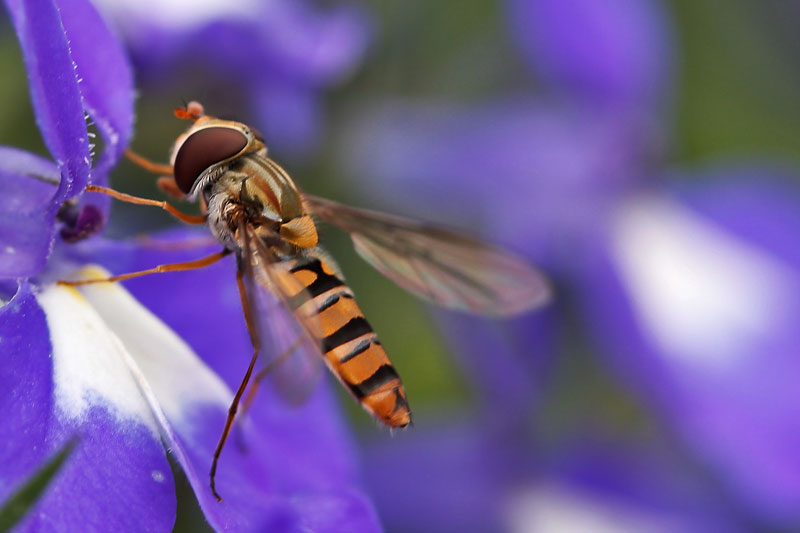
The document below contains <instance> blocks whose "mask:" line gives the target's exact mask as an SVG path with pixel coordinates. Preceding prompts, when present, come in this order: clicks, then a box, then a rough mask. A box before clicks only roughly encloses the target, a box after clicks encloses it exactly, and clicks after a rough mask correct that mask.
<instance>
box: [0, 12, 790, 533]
mask: <svg viewBox="0 0 800 533" xmlns="http://www.w3.org/2000/svg"><path fill="white" fill-rule="evenodd" d="M97 5H98V7H99V8H100V10H101V12H102V13H104V15H105V16H106V17H107V19H108V20H109V21H110V23H111V25H112V27H113V28H115V30H116V31H117V32H118V34H119V35H120V36H122V38H123V39H124V42H125V43H126V45H127V47H128V53H129V55H130V58H131V61H132V64H133V67H134V77H135V80H136V81H135V83H136V86H137V88H138V95H139V96H138V100H137V119H136V125H135V132H134V136H133V140H132V147H133V148H134V149H136V150H137V151H138V152H140V153H143V154H145V155H147V156H149V157H152V158H154V159H165V158H166V155H167V149H168V147H169V145H170V143H171V142H172V140H173V139H174V137H175V136H176V135H177V134H178V133H179V132H180V131H181V129H182V128H183V126H184V125H183V124H181V123H180V122H178V121H175V120H174V119H172V118H171V109H172V108H173V107H176V106H180V105H182V102H181V99H182V98H183V99H186V100H192V99H198V100H201V101H202V102H203V103H204V105H205V106H206V110H207V111H208V112H209V113H211V114H214V115H220V116H224V117H228V118H235V119H239V120H243V121H246V122H248V123H251V124H253V125H254V126H255V127H257V128H259V129H260V130H261V131H262V133H263V134H264V136H265V138H266V141H267V144H268V145H269V146H270V150H271V152H270V153H271V155H272V156H273V157H274V158H275V159H277V160H278V161H281V162H283V163H285V164H286V166H287V168H288V169H289V170H290V172H291V173H292V175H293V176H294V177H295V179H296V180H297V182H298V184H299V185H300V186H301V187H302V188H304V189H305V190H308V191H309V192H312V193H314V194H319V195H323V196H329V197H331V198H334V199H336V200H339V201H343V202H345V203H350V204H354V205H360V206H366V207H371V208H376V209H382V210H387V211H392V212H396V213H402V214H406V215H412V216H416V217H420V218H425V219H429V220H434V221H437V222H440V223H444V224H447V225H449V226H454V227H457V228H461V229H462V230H465V231H469V232H472V233H474V234H476V235H480V236H481V237H483V238H486V239H490V240H492V241H496V242H499V243H502V244H504V245H506V246H508V247H510V248H512V249H515V250H517V251H518V252H520V253H522V254H524V255H525V256H526V257H527V258H528V259H529V260H530V261H531V262H534V263H536V264H538V265H540V266H541V267H542V268H543V269H544V270H545V271H546V272H547V273H548V275H549V276H550V277H551V279H552V280H553V283H554V286H555V294H556V297H555V299H554V301H553V303H552V304H551V305H550V306H549V307H547V308H545V309H543V310H539V311H536V312H533V313H530V314H528V315H525V316H522V317H519V318H516V319H513V320H510V321H505V322H499V321H490V320H485V319H480V318H475V317H466V316H461V315H455V314H453V313H448V312H444V311H440V310H436V309H433V308H430V307H427V306H425V305H423V304H421V303H419V302H418V301H416V300H414V299H413V298H412V297H410V296H408V295H405V294H404V293H402V291H401V290H400V289H397V288H395V287H394V286H392V285H391V284H390V283H389V282H388V281H385V280H383V279H382V278H381V277H380V275H378V274H377V273H375V272H373V271H371V270H369V268H368V267H367V266H365V265H364V264H363V263H361V262H359V260H358V259H356V256H355V254H354V252H353V251H352V249H351V248H350V247H349V245H348V242H347V241H346V239H345V238H344V237H342V236H341V235H338V234H336V233H334V232H332V231H331V232H329V231H327V230H325V231H323V239H324V240H323V242H328V243H329V246H328V247H329V248H330V250H331V251H332V252H333V254H334V256H335V257H336V258H337V260H339V261H340V263H341V264H342V267H343V269H344V272H345V274H346V275H347V278H348V281H349V282H350V283H351V285H352V287H353V289H354V290H355V293H356V294H357V295H358V296H359V299H360V301H361V302H362V307H363V308H364V310H365V312H366V313H367V316H368V317H369V318H370V322H371V323H372V324H373V326H374V327H375V329H376V331H377V332H378V333H379V334H380V336H381V338H382V342H383V344H384V346H385V348H386V349H387V352H388V353H389V355H390V356H391V357H392V358H393V361H394V363H395V365H396V367H397V369H398V371H399V372H400V373H401V375H402V376H403V379H404V382H405V383H406V386H407V391H408V395H409V401H410V404H411V406H412V408H413V409H414V410H415V415H416V416H415V427H414V428H413V429H410V430H407V431H404V432H402V433H399V434H394V435H389V434H388V432H386V431H384V430H383V429H382V428H376V427H375V425H374V424H373V423H372V421H371V420H369V419H368V417H367V415H365V414H364V413H362V412H361V411H360V410H359V409H358V408H357V407H355V406H353V404H352V402H351V400H350V399H349V398H347V397H346V395H344V394H342V395H341V398H340V399H341V404H342V406H343V408H344V409H346V410H348V411H349V412H350V414H352V416H351V417H350V418H351V421H352V427H353V432H355V433H356V434H357V436H358V438H359V440H360V451H359V454H358V455H357V457H358V458H359V460H360V465H359V467H360V472H361V475H362V477H363V479H364V481H365V484H366V486H367V487H368V494H369V496H370V497H371V498H372V500H373V501H374V503H375V504H376V506H377V509H378V513H379V515H380V518H381V521H382V523H383V524H384V526H385V528H386V529H387V530H389V531H398V532H399V531H505V530H508V531H526V532H527V531H537V532H538V531H750V530H785V531H790V530H796V529H798V528H800V387H798V386H797V383H798V382H800V348H798V347H799V346H800V328H798V324H799V323H800V303H799V302H800V171H799V170H798V161H799V160H800V147H798V145H797V138H798V137H797V132H798V131H800V103H798V102H800V100H798V98H797V95H798V94H800V69H798V68H797V65H798V64H800V61H798V60H799V59H800V41H798V40H797V27H796V26H797V20H798V15H799V14H800V13H798V11H800V10H799V9H798V8H797V7H795V6H790V5H789V4H785V3H781V2H776V1H767V2H761V3H757V4H756V3H752V2H747V1H746V0H732V1H731V2H730V3H729V4H725V5H722V4H713V3H709V2H692V1H691V0H673V1H657V0H607V1H605V2H596V1H593V0H568V1H563V0H507V1H505V2H492V1H490V0H466V1H463V2H458V3H456V2H441V3H436V2H422V1H415V2H404V3H402V4H401V5H396V4H391V5H385V3H383V2H362V3H344V2H333V1H330V2H306V1H303V2H297V1H292V0H272V1H257V0H249V1H246V2H234V3H230V4H228V3H226V4H224V7H223V4H221V3H213V2H208V3H203V2H200V3H198V2H191V3H190V2H172V3H170V2H166V3H164V2H139V3H138V4H137V3H134V2H118V1H111V0H108V1H103V2H97ZM2 28H3V31H2V41H0V54H2V57H3V61H4V65H5V64H7V65H8V68H7V75H6V76H4V78H5V79H4V80H3V81H2V82H0V91H2V92H0V94H3V95H4V100H5V101H6V102H13V105H6V106H4V108H6V109H4V110H2V111H0V117H2V118H0V144H11V145H16V146H23V147H26V148H28V149H31V150H33V151H37V150H38V151H42V149H41V142H40V141H38V140H37V137H36V133H35V129H33V128H32V126H31V125H32V118H31V114H30V108H29V107H26V106H28V104H27V98H28V97H27V89H26V88H25V77H24V73H23V71H22V66H21V63H20V60H19V58H18V57H17V56H18V50H17V49H16V45H15V42H16V41H15V37H14V35H13V32H11V30H10V28H9V26H8V24H4V25H3V26H2ZM17 102H19V105H17ZM42 153H44V152H42ZM111 182H112V184H113V185H114V186H115V187H117V188H119V189H121V190H124V191H126V192H132V193H137V194H143V195H148V196H152V197H157V196H158V194H159V193H158V192H156V188H155V186H154V183H153V182H152V181H151V180H150V179H149V177H148V176H144V175H142V172H140V171H139V170H138V169H136V168H135V167H133V166H131V165H130V164H127V163H123V164H121V165H120V166H119V167H118V168H117V169H116V170H115V171H114V172H113V173H112V176H111ZM168 224H170V221H169V219H168V218H167V217H165V216H160V214H158V213H156V214H153V213H151V212H150V211H142V210H140V209H139V208H136V207H130V206H118V205H115V206H114V207H113V213H112V216H111V220H110V227H109V234H110V235H112V236H115V237H122V238H124V237H130V236H132V235H135V234H137V233H139V232H141V231H145V230H155V229H159V228H163V227H165V226H166V225H168ZM183 497H184V498H189V499H190V498H191V496H187V495H183ZM187 509H188V510H187ZM179 512H183V513H187V514H190V513H191V512H192V510H191V506H190V505H189V506H188V507H181V506H180V504H179ZM186 520H190V518H186V516H183V517H180V516H179V529H180V527H184V526H181V525H180V524H186V523H187V522H186ZM186 527H187V529H191V527H194V526H186Z"/></svg>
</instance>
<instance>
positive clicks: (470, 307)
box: [303, 194, 550, 316]
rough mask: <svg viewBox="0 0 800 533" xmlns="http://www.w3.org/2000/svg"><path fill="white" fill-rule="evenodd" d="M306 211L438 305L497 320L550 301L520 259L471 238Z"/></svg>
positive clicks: (411, 224)
mask: <svg viewBox="0 0 800 533" xmlns="http://www.w3.org/2000/svg"><path fill="white" fill-rule="evenodd" d="M303 198H304V200H305V203H306V206H307V208H308V209H309V210H310V211H311V212H312V213H313V214H315V215H317V216H318V217H319V218H321V219H322V220H324V221H326V222H329V223H331V224H333V225H336V226H338V227H340V228H342V229H343V230H345V231H347V232H349V233H350V237H351V238H352V239H353V244H354V245H355V248H356V251H357V252H358V253H359V254H360V255H361V256H362V257H363V258H364V259H366V260H367V261H368V262H369V263H370V264H372V266H374V267H375V268H377V269H378V270H379V271H380V272H381V273H383V274H384V275H385V276H386V277H388V278H389V279H391V280H392V281H394V282H395V283H397V284H398V285H400V286H401V287H403V288H404V289H406V290H408V291H410V292H412V293H414V294H416V295H418V296H421V297H423V298H425V299H428V300H430V301H432V302H434V303H437V304H439V305H442V306H445V307H449V308H452V309H458V310H462V311H469V312H473V313H481V314H488V315H496V316H508V315H513V314H517V313H521V312H523V311H526V310H528V309H532V308H534V307H537V306H539V305H543V304H544V303H546V302H547V301H548V300H549V298H550V287H549V284H548V282H547V279H546V278H545V277H544V275H542V274H541V273H540V272H539V271H538V270H536V269H535V268H533V267H532V266H530V265H528V264H527V263H526V262H525V261H524V260H522V259H520V258H518V257H516V256H515V255H513V254H511V253H509V252H506V251H504V250H501V249H499V248H496V247H494V246H491V245H490V244H487V243H485V242H482V241H480V240H477V239H474V238H472V237H469V236H467V235H461V234H458V233H455V232H452V231H450V230H446V229H443V228H441V227H438V226H434V225H431V224H425V223H421V222H417V221H414V220H410V219H406V218H402V217H398V216H394V215H387V214H383V213H378V212H376V211H368V210H365V209H357V208H353V207H348V206H345V205H342V204H339V203H336V202H333V201H331V200H326V199H324V198H318V197H316V196H311V195H307V194H306V195H304V197H303Z"/></svg>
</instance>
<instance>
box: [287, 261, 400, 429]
mask: <svg viewBox="0 0 800 533" xmlns="http://www.w3.org/2000/svg"><path fill="white" fill-rule="evenodd" d="M290 272H291V274H292V275H293V276H294V277H295V278H296V279H297V280H299V281H300V282H301V283H302V285H303V286H304V287H305V288H306V291H307V292H308V295H309V296H310V297H311V299H312V301H313V302H314V304H313V305H314V307H315V311H314V314H316V317H317V318H316V320H315V321H314V322H315V323H314V324H313V325H312V326H311V327H310V328H309V329H310V330H312V332H313V334H314V335H315V336H316V337H317V338H318V340H319V342H320V344H321V347H322V353H323V354H324V357H325V360H326V363H327V364H328V367H329V368H330V369H331V371H332V372H333V373H334V374H335V375H336V377H338V378H339V380H340V381H341V382H342V383H343V384H344V385H345V386H346V387H347V388H348V390H349V391H350V392H351V394H352V395H353V396H354V397H355V398H356V400H358V401H359V403H361V405H362V406H363V407H364V408H365V409H366V410H367V411H369V412H370V413H372V414H373V415H374V416H375V417H376V418H378V419H379V420H381V421H382V422H383V423H385V424H387V425H389V426H391V427H405V426H407V425H408V424H409V423H410V422H411V412H410V410H409V408H408V402H407V401H406V395H405V390H404V389H403V383H402V381H400V376H398V375H397V372H396V371H395V369H394V366H392V362H391V361H389V357H388V356H387V355H386V352H385V351H384V349H383V347H382V346H381V343H380V341H378V338H377V336H376V335H375V332H374V331H373V330H372V327H371V326H370V325H369V322H367V319H366V318H364V313H362V312H361V309H360V308H359V307H358V304H357V303H356V301H355V299H354V298H353V293H352V292H351V291H350V289H349V288H348V287H347V285H345V283H344V282H343V281H342V280H341V279H340V278H339V276H338V275H337V274H336V272H335V271H334V270H333V269H332V268H331V267H330V266H329V265H328V264H326V263H325V262H324V260H322V259H319V258H316V257H308V258H305V259H304V260H302V262H301V263H299V264H298V265H296V266H295V267H293V268H292V269H291V270H290Z"/></svg>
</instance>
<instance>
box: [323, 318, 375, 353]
mask: <svg viewBox="0 0 800 533" xmlns="http://www.w3.org/2000/svg"><path fill="white" fill-rule="evenodd" d="M366 333H372V326H370V325H369V322H367V319H366V318H364V317H363V316H357V317H355V318H351V319H350V321H349V322H347V324H345V325H344V326H342V327H340V328H339V329H337V330H336V331H334V332H333V333H331V334H330V335H328V336H327V337H325V338H324V339H322V351H323V353H328V352H330V351H331V350H334V349H336V348H338V347H339V346H341V345H342V344H344V343H346V342H350V341H352V340H354V339H357V338H359V337H360V336H362V335H364V334H366Z"/></svg>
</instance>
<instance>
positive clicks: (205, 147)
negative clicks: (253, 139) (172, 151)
mask: <svg viewBox="0 0 800 533" xmlns="http://www.w3.org/2000/svg"><path fill="white" fill-rule="evenodd" d="M245 146H247V137H245V135H244V134H243V133H242V132H240V131H239V130H236V129H233V128H224V127H215V128H203V129H202V130H198V131H196V132H194V133H192V134H191V135H190V136H189V138H188V139H186V141H184V143H183V144H182V145H181V147H180V149H179V150H178V155H176V156H175V182H176V183H177V184H178V188H179V189H180V190H181V191H183V192H184V194H189V192H190V191H191V190H192V186H193V185H194V182H195V181H197V178H198V177H199V176H200V174H202V173H203V171H204V170H205V169H207V168H208V167H210V166H212V165H215V164H217V163H219V162H221V161H224V160H226V159H228V158H229V157H233V156H235V155H236V154H238V153H239V152H241V151H242V150H243V149H244V147H245Z"/></svg>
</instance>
